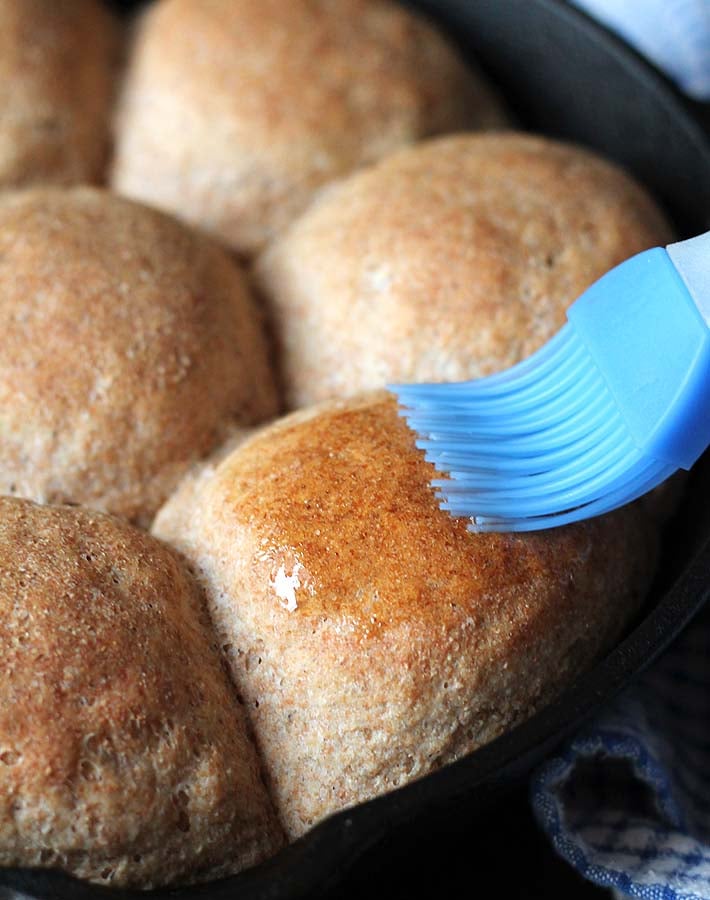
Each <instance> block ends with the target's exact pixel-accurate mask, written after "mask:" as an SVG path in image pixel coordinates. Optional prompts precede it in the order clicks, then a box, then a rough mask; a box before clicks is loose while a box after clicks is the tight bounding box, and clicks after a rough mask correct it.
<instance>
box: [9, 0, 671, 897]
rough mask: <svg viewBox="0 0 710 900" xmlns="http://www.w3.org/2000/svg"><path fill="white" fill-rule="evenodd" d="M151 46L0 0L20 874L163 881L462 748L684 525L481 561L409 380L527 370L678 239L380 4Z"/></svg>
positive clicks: (329, 7)
mask: <svg viewBox="0 0 710 900" xmlns="http://www.w3.org/2000/svg"><path fill="white" fill-rule="evenodd" d="M124 26H125V23H119V22H118V21H117V20H115V19H114V18H113V17H112V15H111V14H110V13H109V12H108V11H107V10H106V9H104V8H103V7H102V6H101V5H100V4H99V2H98V0H63V2H62V3H56V2H54V0H0V108H1V109H2V115H0V330H1V331H2V341H0V494H1V495H2V496H1V497H0V659H2V676H3V677H2V679H1V682H0V864H3V865H28V866H55V867H60V868H62V869H64V870H66V871H69V872H71V873H73V874H75V875H78V876H80V877H84V878H89V879H92V880H95V881H99V882H102V883H106V884H114V885H117V884H120V885H137V886H141V887H149V886H153V885H161V884H171V883H180V882H189V881H204V880H207V879H211V878H216V877H218V876H220V875H224V874H228V873H234V872H237V871H240V870H241V869H243V868H245V867H247V866H251V865H254V864H256V863H258V862H259V861H261V860H263V859H265V858H266V857H268V856H269V855H272V854H274V853H275V852H277V851H278V849H279V848H280V847H281V846H283V844H284V843H285V842H286V841H288V840H291V839H294V838H296V837H298V836H300V835H302V834H303V833H305V832H306V831H307V830H308V829H309V828H311V827H312V826H313V825H314V824H315V823H317V822H318V821H319V820H321V819H322V818H324V817H325V816H327V815H328V814H330V813H332V812H334V811H336V810H338V809H341V808H344V807H347V806H351V805H353V804H356V803H358V802H361V801H364V800H366V799H368V798H370V797H372V796H375V795H377V794H380V793H383V792H385V791H388V790H391V789H393V788H395V787H396V786H398V785H402V784H404V783H405V782H407V781H409V780H412V779H414V778H417V777H420V776H422V775H424V774H426V773H427V772H430V771H432V770H433V769H435V768H437V767H439V766H441V765H443V764H445V763H446V762H448V761H451V760H454V759H456V758H457V757H459V756H461V755H463V754H465V753H467V752H470V751H471V750H473V749H475V748H476V747H478V746H480V745H481V744H483V743H485V742H487V741H490V740H491V739H492V738H494V737H495V736H497V735H499V734H500V733H501V732H502V731H504V730H505V729H507V728H510V727H511V726H512V725H514V724H516V723H518V722H520V721H522V720H523V719H525V718H526V717H528V716H529V715H531V713H533V712H534V711H535V710H537V709H538V708H540V707H541V706H542V705H544V704H545V703H546V702H548V701H549V700H550V698H552V697H553V696H554V695H555V694H556V693H558V692H559V691H561V690H562V689H563V688H564V686H565V685H567V684H568V683H569V682H570V680H571V679H573V678H574V677H575V676H576V675H577V674H578V673H579V672H580V671H581V670H582V669H584V668H585V667H586V666H588V665H589V664H590V663H591V662H592V661H593V660H594V659H595V658H597V657H598V656H599V655H600V654H601V653H602V652H604V650H605V649H607V648H608V647H609V646H610V644H611V643H612V642H613V641H614V640H615V639H616V638H617V637H618V636H619V634H620V633H621V632H622V630H623V629H624V627H625V626H626V625H627V624H628V622H629V620H630V619H631V617H633V615H634V614H635V612H636V611H637V610H638V608H639V605H640V603H641V600H642V597H643V594H644V591H645V590H646V588H647V586H648V584H649V580H650V577H651V575H652V572H653V563H654V558H655V553H656V547H657V542H658V530H659V521H660V513H659V509H660V507H658V505H656V506H654V505H649V504H645V505H640V504H636V505H633V506H630V507H628V508H625V509H622V510H619V511H618V512H616V513H614V514H611V515H608V516H605V517H603V518H599V519H596V520H593V521H590V522H587V523H583V524H579V525H575V526H570V527H566V528H560V529H556V530H554V531H549V532H541V533H537V534H530V535H474V534H471V533H469V532H468V531H467V530H466V522H465V521H461V520H456V519H454V518H451V517H449V516H448V515H447V514H446V513H444V512H442V511H441V510H440V509H439V508H438V507H437V504H436V502H435V499H434V496H433V494H432V492H431V491H430V489H429V480H430V478H431V476H432V471H431V469H430V466H429V464H428V463H426V462H425V461H424V460H423V458H422V457H421V455H420V453H419V452H418V451H417V450H416V448H415V446H414V440H413V436H412V435H411V434H410V432H409V431H408V429H407V427H406V426H405V425H404V424H403V421H402V420H401V419H400V418H399V417H398V415H397V410H396V407H395V404H394V401H393V400H392V399H391V398H390V396H389V395H388V394H386V393H385V392H384V391H383V390H382V388H383V386H384V384H385V383H386V382H387V381H390V380H397V381H419V380H459V379H465V378H471V377H476V376H478V375H483V374H486V373H489V372H492V371H495V370H497V369H501V368H504V367H506V366H508V365H510V364H512V363H514V362H516V361H517V360H519V359H520V358H522V357H524V356H526V355H527V354H529V353H530V352H531V351H533V350H534V349H536V348H537V347H538V346H540V345H541V344H542V343H543V342H544V341H545V340H546V339H548V338H549V337H550V336H551V335H552V334H553V333H554V332H555V331H556V330H557V329H558V328H559V326H560V325H561V324H562V322H563V318H564V312H565V309H566V307H567V306H568V305H569V303H570V302H571V301H572V300H574V299H575V297H576V296H577V295H578V294H579V293H581V291H582V290H584V288H585V287H586V286H587V285H589V284H590V283H591V282H592V281H594V280H595V279H596V278H598V277H599V276H600V275H602V274H603V273H604V272H605V271H606V270H608V269H609V268H611V267H612V266H613V265H615V264H617V263H619V262H621V261H622V260H623V259H624V258H626V257H628V256H630V255H632V254H633V253H636V252H638V251H641V250H643V249H645V248H647V247H649V246H653V245H656V244H664V243H667V242H668V240H669V238H670V235H669V230H668V226H667V224H666V223H665V221H664V219H663V216H662V215H661V213H660V212H659V211H658V209H657V208H656V207H655V206H654V204H653V202H652V200H651V199H650V198H649V197H648V196H647V195H646V193H645V192H644V190H643V189H642V188H641V187H640V186H639V185H637V184H636V183H634V182H633V181H632V180H631V179H630V178H629V177H628V176H627V175H626V174H624V173H623V172H621V171H619V170H618V169H617V168H616V167H615V166H613V165H611V164H610V163H608V162H605V161H603V160H601V159H599V158H597V157H595V156H594V155H592V154H591V153H589V152H586V151H584V150H582V149H579V148H575V147H570V146H565V145H562V144H560V143H556V142H553V141H551V140H549V139H545V138H542V137H536V136H531V135H524V134H521V133H518V132H516V131H513V130H510V124H509V119H508V117H507V114H506V112H505V110H504V108H503V106H502V105H501V102H500V100H499V98H498V97H497V95H496V93H495V91H494V90H492V89H491V88H490V87H489V86H488V85H487V84H486V83H485V81H484V79H483V77H482V76H481V74H480V73H479V72H477V71H475V70H474V69H473V68H472V67H471V63H470V61H469V62H468V63H464V62H463V60H462V59H461V58H460V57H459V55H458V53H457V51H456V50H455V49H454V48H453V46H452V45H451V44H449V43H448V41H447V40H446V39H445V38H444V37H443V36H442V35H441V34H439V33H438V32H437V31H436V30H435V28H434V27H433V25H432V24H431V23H429V22H427V21H425V20H424V19H422V18H421V17H419V16H418V15H415V14H414V13H412V12H410V11H407V10H406V9H404V8H403V7H400V6H398V5H396V4H395V3H394V2H391V0H155V2H153V3H151V4H149V5H148V6H147V7H146V8H144V9H143V10H142V12H141V14H140V16H139V18H138V19H137V20H136V21H135V22H133V23H131V27H130V30H129V32H128V33H124V30H123V29H124ZM484 129H485V131H484ZM293 410H296V411H293ZM288 411H292V412H290V414H289V415H285V416H283V417H282V418H277V416H279V415H281V414H283V413H286V412H288ZM271 420H275V421H271ZM151 531H152V533H151Z"/></svg>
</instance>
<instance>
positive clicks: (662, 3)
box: [573, 0, 710, 100]
mask: <svg viewBox="0 0 710 900" xmlns="http://www.w3.org/2000/svg"><path fill="white" fill-rule="evenodd" d="M573 2H574V3H575V4H576V5H577V6H579V7H580V8H582V9H583V10H584V11H585V12H587V13H589V14H590V15H592V16H595V17H596V18H598V19H599V20H600V21H601V22H603V23H604V24H605V25H607V26H608V27H610V28H612V29H614V30H615V31H617V32H618V33H619V34H620V35H621V36H622V37H623V38H625V39H626V40H627V41H628V42H629V43H630V44H632V45H633V46H634V47H636V49H637V50H639V51H640V52H641V53H643V54H644V55H645V56H647V57H648V58H649V59H650V60H652V61H653V62H654V63H655V64H656V65H657V66H658V67H659V68H661V69H664V70H665V71H666V73H667V74H668V75H669V76H670V77H671V78H673V79H674V80H675V81H676V82H677V83H678V84H679V85H680V87H681V88H682V89H683V90H684V91H686V92H687V93H688V94H690V95H691V96H692V97H695V98H696V99H698V100H709V99H710V0H573Z"/></svg>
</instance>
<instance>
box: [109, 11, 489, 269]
mask: <svg viewBox="0 0 710 900" xmlns="http://www.w3.org/2000/svg"><path fill="white" fill-rule="evenodd" d="M503 122H504V116H503V114H502V112H501V109H500V106H499V104H498V102H497V100H495V99H494V98H493V96H492V94H491V93H490V91H489V89H488V88H487V87H486V86H485V85H484V84H483V82H482V80H481V78H480V76H478V74H477V73H473V72H471V71H470V69H467V68H466V67H465V66H464V64H463V63H462V62H461V61H460V60H459V59H458V57H457V55H456V53H455V52H454V51H453V50H452V48H451V47H450V46H449V45H448V44H447V43H446V42H445V41H444V40H443V38H442V37H440V36H439V35H438V34H437V33H436V32H435V30H434V29H433V28H432V27H431V26H430V25H428V24H427V23H426V22H424V21H423V20H422V19H420V18H419V17H417V16H415V15H414V14H412V13H411V12H409V11H404V10H402V9H401V8H399V7H398V6H397V5H396V4H394V3H390V2H389V0H289V2H283V0H161V2H157V3H154V4H153V6H152V7H151V8H150V9H149V11H148V12H147V14H146V15H145V16H144V17H143V18H142V20H141V22H140V23H139V27H138V30H137V36H136V40H135V44H134V47H133V52H132V57H131V62H130V66H129V70H128V74H127V77H126V80H125V84H124V90H123V95H122V101H121V103H120V110H119V115H118V124H117V151H116V158H115V161H114V166H113V177H112V183H113V185H114V187H115V188H116V189H117V190H118V191H119V192H121V193H125V194H127V195H129V196H133V197H136V198H138V199H142V200H146V201H147V202H150V203H152V204H154V205H156V206H158V207H162V208H164V209H167V210H170V211H172V212H175V213H176V214H178V215H180V216H182V217H183V218H185V219H187V220H188V221H192V222H195V223H198V224H200V225H202V226H205V227H207V228H210V229H212V230H214V231H215V232H217V233H218V234H219V235H220V236H221V237H222V238H223V239H224V240H225V241H226V242H227V243H229V244H230V245H231V246H232V247H234V248H235V249H236V250H238V251H239V252H241V253H246V254H249V253H253V252H255V251H256V250H258V249H259V248H260V247H261V246H263V244H264V243H265V242H266V240H268V239H269V238H270V237H271V236H272V235H273V234H274V233H276V232H277V231H278V230H279V229H280V228H282V227H283V226H284V225H285V224H286V223H287V222H289V221H290V220H291V219H292V218H293V217H294V216H295V215H297V214H298V213H299V212H300V211H301V210H302V209H303V208H304V207H305V206H306V204H307V202H308V201H309V199H310V198H311V196H312V194H313V192H314V191H315V190H316V189H317V188H318V187H319V186H320V185H322V184H325V183H326V182H327V181H330V180H331V179H333V178H335V177H337V176H340V175H342V174H344V173H346V172H349V171H351V170H352V169H354V168H357V167H358V166H360V165H363V164H365V163H368V162H372V161H374V160H375V159H379V158H380V157H382V156H383V155H385V154H386V153H388V152H390V151H392V150H394V149H395V148H397V147H399V146H402V145H404V144H409V143H412V142H413V141H415V140H417V139H419V138H421V137H423V136H425V135H429V134H436V133H440V132H442V131H451V130H455V129H460V128H474V127H487V126H499V125H501V124H502V123H503Z"/></svg>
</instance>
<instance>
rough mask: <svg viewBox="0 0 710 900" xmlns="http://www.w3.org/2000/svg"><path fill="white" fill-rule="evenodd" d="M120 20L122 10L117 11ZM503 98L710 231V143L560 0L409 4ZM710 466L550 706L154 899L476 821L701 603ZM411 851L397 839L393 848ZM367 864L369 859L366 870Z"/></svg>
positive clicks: (45, 889) (8, 885)
mask: <svg viewBox="0 0 710 900" xmlns="http://www.w3.org/2000/svg"><path fill="white" fill-rule="evenodd" d="M117 5H119V6H122V7H127V6H129V5H133V4H129V3H117ZM412 5H416V6H417V7H418V8H420V9H422V10H423V11H424V12H426V13H427V14H429V15H430V16H431V17H432V18H433V19H435V20H437V21H438V22H439V23H440V24H441V25H442V26H443V28H444V29H445V30H446V31H448V32H449V33H450V34H451V36H452V37H453V38H454V40H456V41H457V43H458V44H459V45H460V46H461V48H462V50H463V51H464V53H466V54H470V55H471V56H472V58H475V59H476V60H477V61H478V62H479V63H480V64H481V65H482V66H483V67H484V69H486V70H487V71H488V73H489V74H490V76H491V77H492V78H493V79H494V80H495V82H496V83H497V84H499V85H500V87H501V90H502V92H503V93H504V95H505V97H506V99H507V100H508V101H509V103H510V105H511V107H512V109H513V110H514V112H515V114H516V115H517V116H518V118H519V121H520V123H521V125H522V126H523V127H527V128H531V129H534V130H536V131H540V132H543V133H546V134H549V135H552V136H555V137H560V138H564V139H568V140H573V141H577V142H579V143H582V144H586V145H587V146H590V147H593V148H595V149H597V150H598V151H600V152H601V153H603V154H605V155H606V156H608V157H610V158H612V159H616V160H617V161H619V162H620V163H622V164H623V165H624V166H626V167H627V168H628V169H629V170H630V171H631V172H633V173H634V174H635V175H636V176H637V177H638V178H639V179H640V180H641V181H643V182H645V183H646V184H647V186H648V187H649V188H650V189H651V190H652V191H653V193H654V194H655V195H656V197H658V198H659V199H660V201H661V202H662V203H663V205H664V206H665V208H666V210H667V211H668V213H669V214H670V216H671V218H672V219H673V220H674V222H675V224H676V227H677V229H678V232H679V234H680V235H681V236H683V235H691V234H693V233H697V232H700V231H704V230H707V229H708V228H710V138H709V137H708V133H707V132H706V131H705V127H704V125H705V124H706V123H707V119H705V123H704V122H703V117H704V116H705V115H706V112H705V110H703V109H702V108H700V107H696V108H693V107H692V105H691V104H690V103H688V102H687V101H685V100H684V99H683V98H682V97H681V96H680V95H679V94H678V92H677V91H676V90H675V89H674V88H673V86H672V85H671V84H670V83H669V82H668V81H667V80H666V79H665V78H664V77H663V76H662V75H661V74H659V73H658V72H657V71H656V70H655V69H653V68H652V67H651V66H649V65H648V64H647V63H646V62H644V60H642V59H641V58H640V57H639V56H637V55H636V54H635V53H634V52H633V51H632V50H630V49H629V48H628V47H627V46H626V45H625V44H623V43H622V42H621V41H619V40H618V39H617V38H615V37H614V36H612V35H610V34H609V33H607V32H606V31H605V30H604V29H602V28H601V27H599V26H598V25H597V24H596V23H594V22H592V21H591V20H589V19H588V18H587V17H586V16H584V15H583V14H581V13H579V12H577V11H576V10H574V9H572V8H569V7H567V6H566V5H565V4H564V3H563V2H561V0H417V2H416V3H413V4H412ZM709 491H710V463H709V462H708V459H707V457H706V459H705V460H704V461H701V463H700V464H699V465H698V466H697V467H696V470H695V471H694V472H693V473H692V475H691V481H690V488H689V490H688V491H687V499H686V501H685V503H684V505H683V508H682V509H681V511H680V513H679V514H678V515H677V516H676V518H675V519H674V522H673V523H672V524H671V526H670V527H669V528H668V529H667V532H666V539H665V541H664V551H663V558H662V560H661V562H660V566H659V572H660V574H659V576H658V578H657V579H656V583H655V585H654V588H653V591H652V593H651V596H650V597H649V599H648V602H647V603H646V605H645V607H644V611H643V613H642V615H641V616H640V617H639V620H638V621H637V622H636V623H635V625H634V626H633V627H632V628H631V629H630V630H629V633H628V634H627V636H626V638H625V639H624V640H623V641H621V642H620V643H619V645H617V647H616V648H615V649H614V650H612V651H611V652H610V653H609V654H608V656H607V657H606V658H605V659H604V660H602V661H601V662H600V663H599V664H598V665H597V666H596V667H595V668H594V669H593V670H592V671H590V672H589V673H587V674H586V675H584V676H583V677H581V678H579V679H578V680H577V681H576V682H575V683H573V684H572V685H571V686H570V687H569V689H568V690H567V691H566V693H565V694H564V695H563V696H561V697H560V698H559V699H558V700H557V701H556V702H554V703H553V704H551V705H550V706H549V707H547V708H546V709H544V710H543V711H542V712H540V713H539V714H538V715H536V716H534V717H533V718H532V719H530V720H529V721H527V722H525V723H524V724H523V725H521V726H519V727H517V728H515V729H514V730H512V731H510V732H508V733H507V734H505V735H503V736H502V737H500V738H498V739H497V740H496V741H494V742H492V743H491V744H489V745H487V746H485V747H483V748H482V749H480V750H477V751H476V752H474V753H472V754H470V755H469V756H467V757H465V758H464V759H462V760H460V761H459V762H457V763H455V764H453V765H450V766H446V767H445V768H443V769H441V770H439V771H437V772H434V773H432V774H431V775H428V776H427V777H425V778H423V779H421V780H420V781H417V782H415V783H413V784H410V785H408V786H406V787H403V788H400V789H399V790H397V791H394V792H393V793H391V794H388V795H386V796H384V797H380V798H377V799H375V800H372V801H370V802H369V803H365V804H363V805H361V806H358V807H355V808H354V809H352V810H349V811H346V812H344V813H340V814H338V815H335V816H333V817H332V818H330V819H327V820H326V821H324V822H322V823H321V824H320V825H319V826H318V827H316V828H315V829H314V830H313V831H311V832H310V833H309V834H307V835H306V836H305V837H303V838H302V839H301V840H299V841H298V842H296V843H295V844H293V845H292V846H290V847H288V848H287V849H286V850H284V851H283V852H281V853H280V854H279V855H278V856H277V857H275V858H274V859H272V860H270V861H269V862H267V863H265V864H263V865H261V866H259V867H257V868H255V869H252V870H250V871H247V872H244V873H243V874H241V875H238V876H235V877H232V878H228V879H224V880H222V881H219V882H213V883H212V884H208V885H204V886H199V887H188V888H180V889H172V890H159V891H154V892H151V894H150V895H149V896H150V897H151V898H153V897H155V898H167V897H170V898H174V900H197V898H203V900H208V898H209V900H226V898H239V900H297V898H303V897H317V896H322V895H323V894H325V893H329V892H331V891H337V890H338V889H339V886H342V885H343V884H345V882H346V880H347V877H348V876H350V875H352V873H353V872H355V871H358V870H360V872H361V871H362V869H363V866H366V865H368V862H367V861H368V859H370V860H371V859H372V858H376V855H377V852H378V848H381V847H383V846H387V845H388V842H391V841H392V839H393V835H397V836H399V838H400V840H402V839H403V840H408V839H409V838H410V836H411V839H412V840H417V838H419V840H420V841H421V837H422V835H425V836H426V835H433V834H435V833H436V831H437V830H438V829H439V828H441V827H443V826H444V825H445V824H447V825H448V827H451V823H452V822H453V823H454V827H456V823H457V822H461V823H463V822H464V821H465V822H471V821H474V820H475V818H476V817H477V816H479V817H480V816H481V814H483V813H485V811H486V810H487V809H490V804H491V803H492V801H494V800H495V799H497V798H500V797H501V796H502V795H503V794H504V793H505V792H506V791H509V790H510V789H511V788H512V787H513V786H515V785H517V784H520V782H521V781H522V780H523V779H525V777H526V776H527V775H528V774H529V773H530V771H531V769H532V768H533V767H534V766H535V765H536V764H537V763H538V762H539V761H540V760H541V759H543V758H544V757H545V755H546V754H548V753H549V752H550V751H551V750H552V749H553V748H554V747H555V745H557V744H558V743H559V742H560V741H561V739H562V738H564V737H565V736H566V735H568V734H569V733H570V732H571V731H572V730H573V729H574V728H575V727H576V726H577V725H579V723H580V722H582V720H584V719H585V718H587V717H589V716H590V715H591V714H592V713H594V712H596V711H598V710H599V708H600V707H601V706H602V705H603V704H604V703H605V702H606V701H607V700H609V699H610V698H611V697H612V696H613V695H614V694H616V693H617V692H618V691H619V690H620V689H621V688H622V687H624V686H625V685H627V684H628V683H629V682H630V681H631V680H632V679H633V678H634V676H636V675H637V674H638V673H639V672H640V671H641V670H642V669H643V668H644V667H645V666H646V665H647V664H648V663H649V662H650V661H651V660H652V659H653V658H654V657H655V656H656V655H657V654H658V653H660V651H661V650H663V649H664V648H665V647H666V646H667V644H668V643H669V642H670V641H671V640H672V639H673V638H674V637H675V636H676V635H677V634H678V632H679V631H680V630H681V629H682V628H683V627H684V626H685V624H686V623H687V622H688V621H689V620H690V619H691V618H692V616H693V615H694V613H695V612H696V611H697V610H698V609H699V608H700V606H701V605H702V604H703V602H704V601H705V599H706V597H707V596H708V594H710V578H708V573H710V509H708V508H707V507H708V506H710V504H706V503H704V502H703V498H704V497H706V496H708V495H709V493H708V492H709ZM402 836H404V837H402ZM373 854H374V857H373ZM12 889H15V890H17V891H20V892H22V893H23V894H25V895H27V896H28V897H31V898H37V900H49V898H56V900H100V898H102V897H111V898H114V900H139V898H142V900H145V898H146V896H148V895H146V894H145V893H144V892H140V891H123V890H117V889H111V888H102V887H97V886H93V885H90V884H85V883H81V882H78V881H76V880H74V879H72V878H70V877H68V876H65V875H63V874H61V873H59V872H54V871H50V870H21V869H4V870H0V897H2V896H3V894H6V891H10V890H12Z"/></svg>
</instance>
